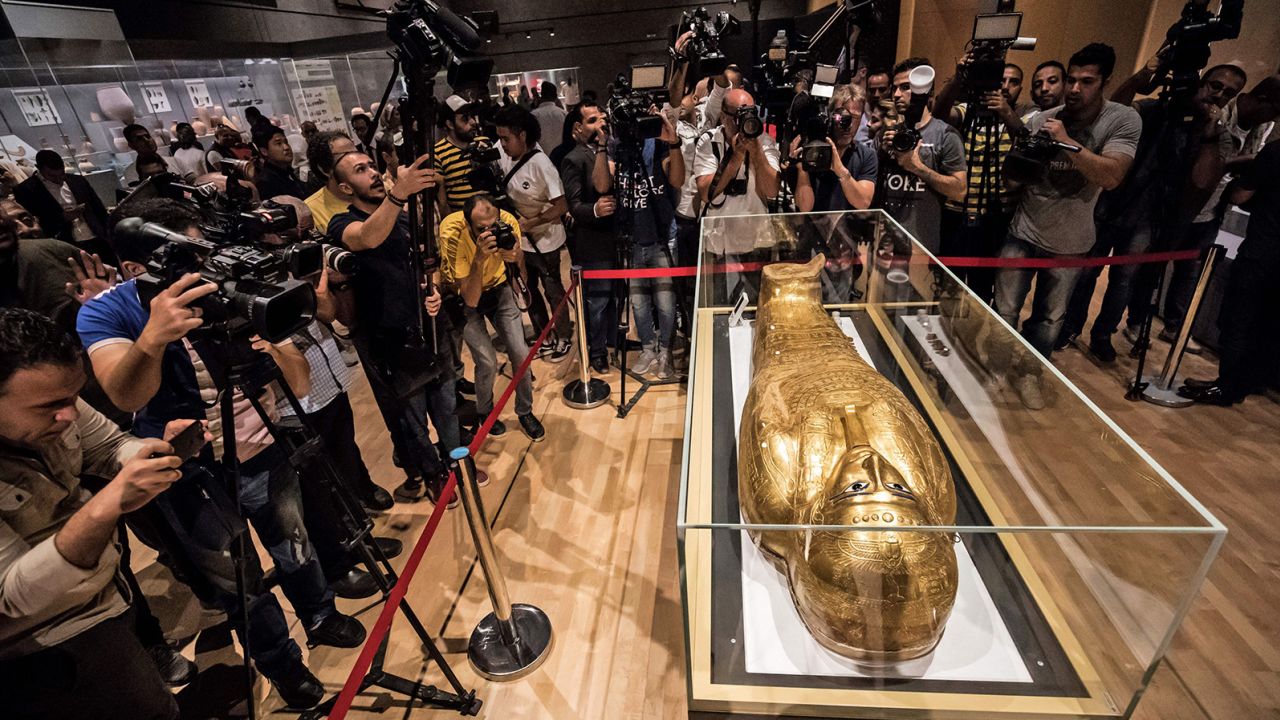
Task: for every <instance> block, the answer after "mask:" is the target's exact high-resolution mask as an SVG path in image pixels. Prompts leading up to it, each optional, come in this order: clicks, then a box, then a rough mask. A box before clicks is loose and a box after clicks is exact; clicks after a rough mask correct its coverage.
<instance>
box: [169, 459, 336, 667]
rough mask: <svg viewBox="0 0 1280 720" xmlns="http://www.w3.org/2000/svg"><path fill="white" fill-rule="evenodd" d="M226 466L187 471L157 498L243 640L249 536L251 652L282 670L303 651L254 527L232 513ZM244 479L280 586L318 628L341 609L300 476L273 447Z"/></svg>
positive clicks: (253, 520) (245, 506)
mask: <svg viewBox="0 0 1280 720" xmlns="http://www.w3.org/2000/svg"><path fill="white" fill-rule="evenodd" d="M188 467H190V466H188ZM221 473H222V466H221V465H220V464H214V465H212V466H211V467H210V469H209V473H208V475H207V476H205V477H204V478H201V477H200V475H199V474H192V475H191V476H190V477H184V478H183V480H182V481H180V482H179V483H177V484H176V485H175V486H174V487H172V488H170V489H169V491H167V492H165V493H162V494H161V495H159V496H158V497H157V498H156V499H155V500H154V501H153V503H158V506H159V509H160V511H161V513H162V514H163V516H164V517H165V518H166V519H167V520H168V522H169V525H170V529H172V530H173V531H174V534H175V536H176V540H177V541H178V542H179V543H181V546H180V547H181V550H182V551H183V553H184V554H185V555H186V556H187V559H189V560H190V562H191V563H192V564H194V566H195V568H196V569H198V570H199V572H200V574H201V575H202V580H204V581H207V582H208V583H209V584H210V586H211V587H212V591H213V593H214V598H213V599H214V600H215V602H217V603H218V605H219V606H220V607H221V608H222V610H223V611H224V612H226V614H227V619H228V620H229V621H230V623H231V626H232V627H233V628H234V629H235V630H236V632H237V634H239V635H240V637H241V640H242V642H243V641H244V639H245V632H246V630H245V628H244V626H243V607H242V605H241V603H240V596H239V594H238V593H237V591H236V562H235V558H236V556H237V555H238V554H239V549H240V545H239V540H240V539H241V538H242V537H243V538H244V540H245V546H246V548H247V549H248V552H247V554H246V556H245V557H244V563H245V591H246V593H245V594H246V597H247V599H248V605H249V607H248V614H249V627H248V646H249V654H250V656H251V657H252V658H253V661H254V663H255V664H256V665H257V667H258V671H259V672H261V673H262V674H263V675H266V676H267V677H268V678H276V677H280V676H281V675H283V674H284V673H286V672H288V671H289V670H291V669H293V668H295V667H296V666H297V665H298V664H299V663H301V662H302V651H301V650H300V649H299V648H298V645H297V643H295V642H294V641H293V640H292V639H291V638H290V637H289V624H288V622H286V621H285V618H284V613H283V611H282V610H281V609H280V603H279V602H278V601H277V600H276V596H275V594H274V593H272V592H271V591H270V590H269V589H267V588H266V587H265V586H264V584H263V573H262V566H261V564H260V563H259V562H258V555H257V553H256V552H255V551H254V550H253V546H252V541H251V540H250V539H249V535H248V528H246V527H245V526H244V525H243V523H238V522H236V518H234V517H233V513H234V511H235V509H234V504H233V503H232V501H231V500H230V499H229V498H228V497H227V493H226V492H225V486H224V485H223V484H222V475H221ZM239 485H240V507H241V511H242V515H243V517H244V519H246V520H248V521H249V523H250V524H251V525H252V526H253V529H254V530H255V531H257V534H258V537H259V538H260V539H261V540H262V543H263V545H264V546H265V547H266V550H267V552H268V554H270V555H271V559H272V561H273V562H274V563H275V566H276V570H277V572H278V574H279V577H280V589H281V590H283V591H284V594H285V597H287V598H289V602H290V603H291V604H292V605H293V609H294V611H295V612H296V613H297V615H298V618H299V619H300V620H302V623H303V625H304V626H306V627H312V626H314V625H315V624H316V623H318V622H320V621H321V620H323V619H324V618H326V617H328V616H329V615H331V614H333V613H334V612H336V609H335V607H334V603H333V592H332V591H331V590H329V587H328V585H327V583H326V582H325V578H324V573H323V572H322V571H321V569H320V562H319V561H318V560H317V559H316V554H315V549H314V548H313V547H312V545H311V540H310V538H309V537H308V536H307V530H306V526H305V525H304V523H303V520H302V500H301V497H300V491H299V487H298V476H297V475H296V474H295V473H294V472H293V468H291V467H290V466H289V464H288V461H287V459H286V458H285V456H284V454H283V453H282V452H281V451H280V450H278V449H276V448H275V447H274V446H273V447H270V448H268V449H266V450H264V451H263V452H261V453H259V454H258V455H257V456H255V457H253V458H252V459H250V460H248V461H247V462H245V463H244V464H242V465H241V466H240V480H239ZM202 490H203V491H204V492H201V491H202ZM175 491H176V492H175ZM206 496H208V498H212V499H208V498H206Z"/></svg>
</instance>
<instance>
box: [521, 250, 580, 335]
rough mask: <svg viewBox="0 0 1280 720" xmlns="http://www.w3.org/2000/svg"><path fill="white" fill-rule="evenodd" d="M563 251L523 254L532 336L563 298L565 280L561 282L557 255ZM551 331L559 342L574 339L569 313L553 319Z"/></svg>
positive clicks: (538, 330) (548, 318) (546, 320)
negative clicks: (553, 325)
mask: <svg viewBox="0 0 1280 720" xmlns="http://www.w3.org/2000/svg"><path fill="white" fill-rule="evenodd" d="M563 252H564V248H558V249H556V250H552V251H550V252H526V253H525V254H524V265H525V268H526V269H527V270H528V271H529V281H528V284H529V321H530V322H532V323H533V332H534V334H535V335H536V334H538V333H540V332H542V328H544V327H546V326H547V323H548V322H550V321H551V313H553V312H555V309H556V307H557V306H558V305H559V304H560V300H561V298H563V297H564V281H563V280H561V279H560V255H561V254H562V253H563ZM539 288H541V289H539ZM551 332H552V337H555V338H559V339H561V340H569V339H570V338H572V337H573V329H572V328H571V327H570V326H569V313H568V311H566V312H564V313H563V314H561V315H560V316H559V317H557V318H556V324H555V329H554V330H552V331H551Z"/></svg>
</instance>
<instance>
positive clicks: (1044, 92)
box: [1026, 60, 1067, 120]
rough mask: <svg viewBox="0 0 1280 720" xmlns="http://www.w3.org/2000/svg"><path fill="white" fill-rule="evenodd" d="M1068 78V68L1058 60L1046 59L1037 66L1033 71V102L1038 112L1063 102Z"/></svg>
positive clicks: (1028, 118)
mask: <svg viewBox="0 0 1280 720" xmlns="http://www.w3.org/2000/svg"><path fill="white" fill-rule="evenodd" d="M1066 79H1067V69H1066V68H1064V67H1063V66H1062V63H1060V62H1058V61H1057V60H1045V61H1044V62H1042V63H1040V64H1039V65H1037V66H1036V71H1035V72H1033V73H1031V102H1033V103H1035V104H1036V112H1044V111H1045V110H1048V109H1049V108H1055V107H1058V106H1059V105H1061V104H1062V95H1063V92H1064V91H1065V88H1066V85H1065V83H1066ZM1030 119H1031V118H1030V117H1029V116H1028V117H1027V118H1026V120H1030Z"/></svg>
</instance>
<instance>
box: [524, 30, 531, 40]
mask: <svg viewBox="0 0 1280 720" xmlns="http://www.w3.org/2000/svg"><path fill="white" fill-rule="evenodd" d="M524 39H525V40H532V39H533V33H531V32H529V31H528V30H525V31H524Z"/></svg>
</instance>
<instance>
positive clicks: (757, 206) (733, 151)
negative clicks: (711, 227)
mask: <svg viewBox="0 0 1280 720" xmlns="http://www.w3.org/2000/svg"><path fill="white" fill-rule="evenodd" d="M753 110H756V101H755V99H754V98H752V97H751V93H749V92H747V91H746V90H742V89H733V90H730V91H729V92H727V93H725V96H724V101H723V105H722V107H721V113H720V127H719V128H717V129H716V131H715V132H714V133H713V134H712V135H711V136H710V137H709V138H707V141H706V142H703V143H700V144H699V145H698V151H697V155H696V156H695V157H694V161H693V174H694V175H695V176H696V177H697V178H698V180H697V183H698V194H699V195H700V196H701V198H702V201H703V202H704V203H709V204H710V206H709V207H708V209H707V215H709V216H715V215H763V214H765V213H767V212H768V211H769V208H768V203H770V202H772V201H773V200H774V199H775V198H776V197H777V196H778V185H779V175H778V168H779V164H778V145H777V143H776V142H774V140H773V138H772V137H770V136H769V135H767V134H761V135H760V136H758V137H754V138H749V137H747V136H746V135H744V134H743V132H742V128H741V127H740V125H741V122H742V119H743V118H744V117H745V115H746V114H747V113H749V112H751V111H753Z"/></svg>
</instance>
